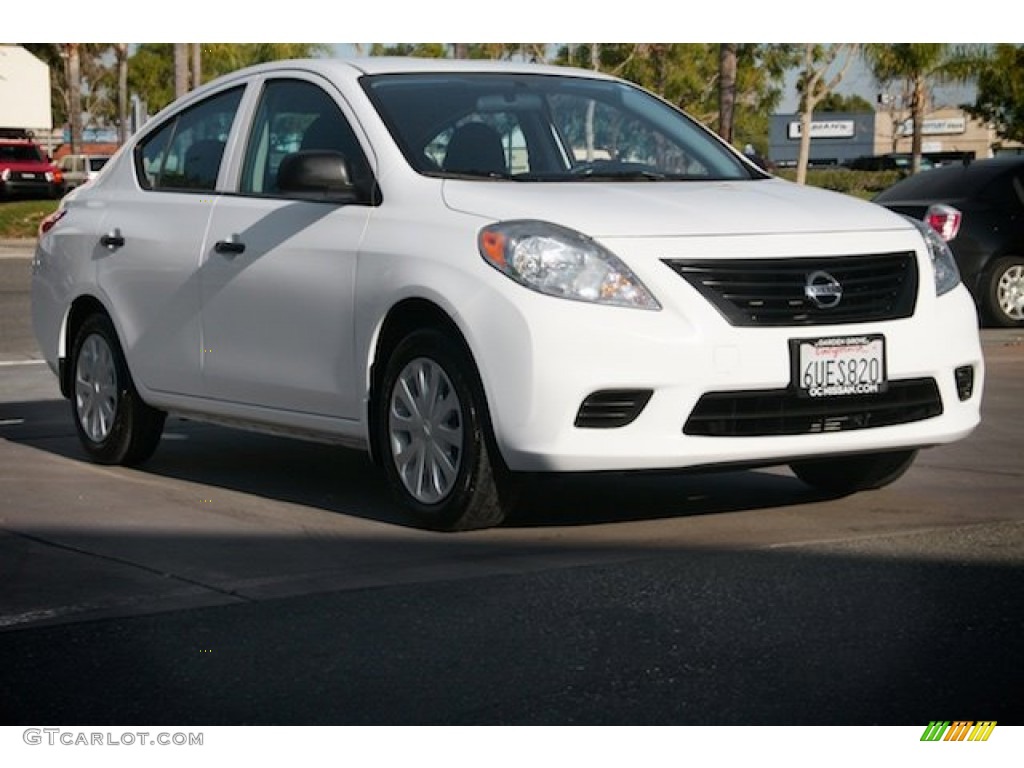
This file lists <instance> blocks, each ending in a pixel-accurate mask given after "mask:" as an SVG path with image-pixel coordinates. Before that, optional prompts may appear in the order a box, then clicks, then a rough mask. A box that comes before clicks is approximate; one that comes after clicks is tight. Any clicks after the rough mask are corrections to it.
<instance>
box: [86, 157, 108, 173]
mask: <svg viewBox="0 0 1024 768" xmlns="http://www.w3.org/2000/svg"><path fill="white" fill-rule="evenodd" d="M109 159H110V158H109V157H90V158H89V170H90V171H94V172H95V171H98V170H100V169H101V168H102V167H103V166H104V165H106V164H107V160H109Z"/></svg>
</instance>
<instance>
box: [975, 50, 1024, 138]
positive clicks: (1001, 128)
mask: <svg viewBox="0 0 1024 768" xmlns="http://www.w3.org/2000/svg"><path fill="white" fill-rule="evenodd" d="M965 109H966V110H967V111H968V112H969V113H970V114H972V115H974V116H975V117H978V118H980V119H982V120H987V121H989V122H991V123H992V124H993V125H994V126H995V129H996V132H997V133H998V134H999V136H1000V137H1001V138H1003V139H1007V140H1010V141H1024V47H1021V46H1019V45H1011V44H1009V43H1000V44H998V45H996V46H995V48H994V50H993V51H992V57H991V60H990V61H989V62H988V63H987V64H986V65H985V66H983V67H982V68H981V69H980V71H979V73H978V92H977V95H976V97H975V101H974V104H972V105H966V106H965Z"/></svg>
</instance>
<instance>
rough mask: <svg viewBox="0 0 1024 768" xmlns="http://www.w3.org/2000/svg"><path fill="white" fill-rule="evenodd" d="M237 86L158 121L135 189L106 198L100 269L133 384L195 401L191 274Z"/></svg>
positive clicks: (195, 292) (139, 163) (194, 281)
mask: <svg viewBox="0 0 1024 768" xmlns="http://www.w3.org/2000/svg"><path fill="white" fill-rule="evenodd" d="M243 90H244V87H242V86H237V87H233V88H230V89H228V90H224V91H221V92H219V93H217V94H215V95H213V96H211V97H209V98H207V99H205V100H203V101H202V102H200V103H199V104H197V105H195V106H193V107H190V108H189V109H187V110H185V111H183V112H180V113H178V114H176V115H174V116H173V117H170V118H169V119H167V120H165V121H164V122H163V123H162V124H161V125H160V126H158V127H156V128H155V129H154V130H153V131H151V132H150V133H149V135H148V136H146V137H145V138H144V139H142V141H141V142H140V143H139V145H138V146H137V147H136V155H135V163H136V174H137V177H138V186H139V188H138V189H131V188H130V187H128V186H127V185H122V186H120V187H118V188H117V189H114V190H112V191H111V192H110V198H111V199H110V200H109V210H110V214H109V215H108V216H107V217H106V219H105V221H104V231H103V233H102V235H101V237H102V238H105V240H104V241H103V242H105V243H107V245H105V246H104V248H103V250H102V253H103V256H102V257H101V260H100V263H99V265H98V267H99V276H100V283H101V286H102V288H103V290H104V292H105V293H106V295H107V301H108V306H110V307H111V309H112V312H113V314H114V320H115V324H116V325H117V327H118V331H119V333H120V335H121V339H122V342H123V343H124V346H125V352H126V354H127V356H128V360H129V363H130V365H131V368H132V374H133V376H134V377H135V379H136V381H137V382H138V383H140V384H142V385H143V386H145V387H146V388H149V389H152V390H156V391H164V392H170V393H178V394H189V395H194V394H200V393H201V377H200V367H199V366H200V359H201V333H200V317H199V274H198V273H199V266H200V262H201V256H202V254H203V252H204V247H203V246H204V242H205V238H206V231H207V227H208V225H209V220H210V215H211V213H212V211H213V207H214V203H215V200H216V198H217V194H218V193H217V179H218V176H219V174H220V169H221V165H222V160H223V158H224V156H225V154H226V153H225V147H226V146H227V144H228V142H229V141H230V139H231V133H232V129H233V125H234V122H235V116H236V113H237V112H238V107H239V103H240V101H241V98H242V93H243Z"/></svg>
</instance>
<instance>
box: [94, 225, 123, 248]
mask: <svg viewBox="0 0 1024 768" xmlns="http://www.w3.org/2000/svg"><path fill="white" fill-rule="evenodd" d="M100 245H102V246H103V247H104V248H109V249H110V250H114V249H115V248H120V247H121V246H123V245H124V235H122V234H121V230H120V229H112V230H110V231H109V232H107V234H105V235H103V237H101V238H100Z"/></svg>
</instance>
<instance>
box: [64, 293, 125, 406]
mask: <svg viewBox="0 0 1024 768" xmlns="http://www.w3.org/2000/svg"><path fill="white" fill-rule="evenodd" d="M96 314H101V315H106V316H107V317H108V318H109V317H110V313H109V312H108V311H107V308H106V307H105V306H104V305H103V302H101V301H100V300H99V299H97V298H96V297H95V296H93V295H91V294H83V295H81V296H79V297H78V298H76V299H75V300H74V301H73V302H71V306H70V307H68V311H67V313H66V314H65V316H64V323H63V325H62V327H61V331H60V340H59V348H58V352H57V360H58V374H57V378H58V381H59V383H60V392H61V394H62V395H64V397H71V392H72V386H71V377H72V372H71V366H70V365H69V364H68V358H69V356H70V354H71V345H72V344H74V343H75V337H76V336H77V335H78V329H79V328H81V327H82V323H84V322H85V321H86V319H87V318H89V317H91V316H93V315H96ZM115 330H116V329H115Z"/></svg>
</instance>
